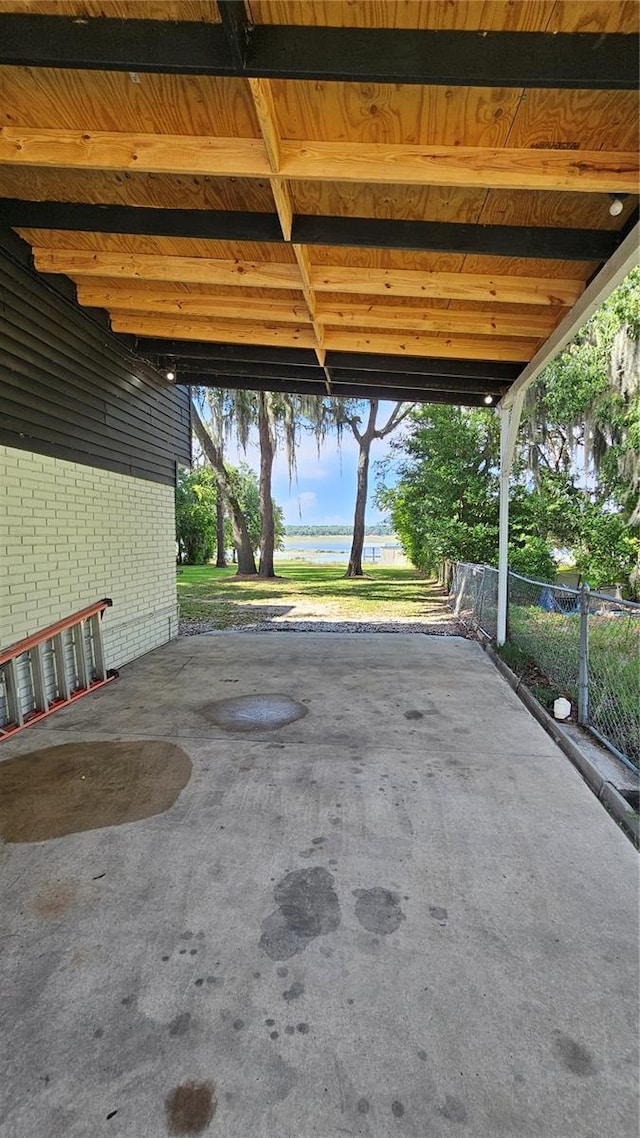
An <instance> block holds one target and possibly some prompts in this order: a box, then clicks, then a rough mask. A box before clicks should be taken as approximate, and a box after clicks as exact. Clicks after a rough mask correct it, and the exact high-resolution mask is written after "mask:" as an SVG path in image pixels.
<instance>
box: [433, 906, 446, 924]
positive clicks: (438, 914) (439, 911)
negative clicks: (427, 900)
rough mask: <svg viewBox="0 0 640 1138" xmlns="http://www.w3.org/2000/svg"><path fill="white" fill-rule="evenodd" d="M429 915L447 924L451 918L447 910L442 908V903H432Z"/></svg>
mask: <svg viewBox="0 0 640 1138" xmlns="http://www.w3.org/2000/svg"><path fill="white" fill-rule="evenodd" d="M429 916H430V917H433V919H434V921H440V924H445V923H446V921H447V920H448V918H449V914H448V912H447V910H446V909H443V908H441V907H440V905H430V906H429Z"/></svg>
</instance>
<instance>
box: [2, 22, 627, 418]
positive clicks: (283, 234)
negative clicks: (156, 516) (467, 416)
mask: <svg viewBox="0 0 640 1138" xmlns="http://www.w3.org/2000/svg"><path fill="white" fill-rule="evenodd" d="M638 17H639V8H638V6H637V4H636V3H635V0H621V2H619V3H615V4H613V3H609V2H608V0H521V2H518V3H513V2H512V0H456V3H455V4H451V3H449V0H317V2H313V0H246V3H242V2H237V0H228V2H227V3H220V5H218V4H217V3H215V2H214V0H0V226H4V227H5V228H11V229H13V230H15V231H16V232H17V233H18V234H19V235H20V237H22V238H23V239H24V240H25V241H27V242H28V243H29V244H30V246H31V248H32V251H33V257H34V263H35V267H36V268H37V269H38V270H39V271H41V272H43V273H46V274H62V275H63V276H66V277H68V278H70V279H71V281H72V282H73V283H74V285H75V286H76V289H77V299H78V302H79V304H81V305H84V306H86V307H87V308H89V309H95V308H101V309H105V310H106V311H107V312H108V314H109V317H110V321H111V327H112V329H113V331H114V332H115V333H116V334H120V335H122V336H123V337H127V338H128V343H129V344H130V345H133V346H134V348H135V350H136V351H137V352H138V353H139V354H140V355H143V356H144V357H145V358H147V359H150V360H151V361H152V362H154V363H156V365H157V366H159V367H162V368H163V369H166V368H168V367H171V369H172V370H174V371H175V372H176V374H177V380H178V382H182V383H198V384H200V383H210V384H215V385H219V386H225V387H232V386H240V387H248V388H253V389H256V390H260V389H262V388H266V389H268V390H282V391H299V392H308V393H317V394H321V395H323V394H326V393H327V392H330V393H333V394H335V395H362V396H363V397H364V396H378V397H381V398H392V399H418V400H429V401H435V402H448V403H466V404H470V405H476V404H481V403H482V402H483V401H486V400H487V399H488V397H489V396H490V397H491V398H492V399H493V400H495V401H497V400H498V399H499V398H501V397H505V396H508V393H509V391H510V390H511V388H512V385H513V384H517V383H518V380H519V377H521V376H522V375H527V374H529V373H530V371H531V361H532V360H540V359H542V358H543V357H544V349H545V345H547V344H552V343H556V342H559V341H558V330H559V329H562V328H563V327H565V325H566V326H567V327H568V326H569V324H570V323H571V321H570V319H569V321H568V322H567V318H568V314H570V313H571V312H572V310H576V311H577V308H576V306H578V305H579V304H580V301H581V298H582V297H583V294H584V293H585V289H586V288H587V286H588V285H589V282H593V281H594V279H597V275H598V274H599V273H600V274H604V277H606V270H607V266H608V265H610V264H612V263H613V261H614V259H615V258H616V256H617V255H618V254H619V251H620V249H621V248H622V247H626V246H628V244H629V242H630V241H631V242H633V241H634V240H635V239H636V234H637V215H638V197H637V195H638V190H639V186H638V153H637V151H638V105H637V88H638V38H637V37H638V30H639V19H638ZM612 195H620V197H621V200H622V203H623V208H622V212H621V213H620V214H619V215H617V216H612V215H611V214H610V212H609V207H610V205H611V201H612ZM603 279H604V278H603ZM8 303H9V307H10V300H9V302H8ZM9 318H10V314H9ZM554 337H555V339H554ZM527 368H529V372H527Z"/></svg>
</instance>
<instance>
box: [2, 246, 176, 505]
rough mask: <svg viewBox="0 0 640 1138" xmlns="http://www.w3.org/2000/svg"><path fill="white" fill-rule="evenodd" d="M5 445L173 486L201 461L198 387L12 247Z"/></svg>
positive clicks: (5, 309) (5, 297) (5, 256)
mask: <svg viewBox="0 0 640 1138" xmlns="http://www.w3.org/2000/svg"><path fill="white" fill-rule="evenodd" d="M16 248H17V246H16ZM66 291H68V290H66ZM0 443H3V444H4V445H6V446H10V447H17V448H18V449H20V450H29V451H34V452H36V453H38V454H44V455H49V456H51V457H53V458H61V459H67V460H69V461H71V462H77V463H82V464H84V465H88V466H92V467H96V468H98V469H101V470H110V471H114V472H116V473H119V474H128V475H132V476H133V477H135V478H146V479H149V480H150V481H152V482H163V483H167V484H172V483H173V482H174V481H175V471H176V463H181V464H189V463H190V461H191V431H190V416H189V395H188V392H187V391H186V390H184V389H182V388H179V387H173V386H171V385H169V384H167V383H165V382H163V380H162V378H161V377H160V376H159V375H158V374H157V372H155V371H154V370H153V369H152V368H151V367H149V365H148V364H146V363H144V362H143V361H142V360H140V359H138V358H137V357H136V356H135V355H133V354H131V353H130V352H128V351H127V350H126V348H125V347H124V346H123V345H122V344H121V343H120V342H119V341H118V340H117V338H116V337H115V336H113V335H112V334H111V333H110V332H109V331H108V329H106V328H105V327H104V326H102V325H101V324H100V322H99V321H98V320H96V319H95V318H94V317H93V316H92V315H89V314H88V313H86V312H83V310H82V309H81V308H79V307H78V306H77V305H75V304H74V303H73V302H72V301H70V300H69V299H68V298H67V297H66V296H65V295H64V292H63V291H60V290H58V289H56V288H51V287H50V286H49V285H48V283H46V282H45V281H43V280H41V279H40V278H39V277H38V275H37V274H36V273H35V272H34V271H33V270H31V269H29V268H28V267H27V266H26V265H24V264H22V263H21V258H18V257H16V256H13V255H12V254H11V253H8V252H6V251H5V250H4V249H3V248H2V247H0Z"/></svg>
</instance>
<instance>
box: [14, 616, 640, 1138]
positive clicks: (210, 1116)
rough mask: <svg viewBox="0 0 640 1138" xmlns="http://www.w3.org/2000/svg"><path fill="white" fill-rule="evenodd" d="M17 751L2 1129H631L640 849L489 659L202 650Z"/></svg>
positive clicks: (289, 641) (143, 673)
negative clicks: (250, 705)
mask: <svg viewBox="0 0 640 1138" xmlns="http://www.w3.org/2000/svg"><path fill="white" fill-rule="evenodd" d="M256 693H276V694H283V695H287V696H289V697H292V698H293V699H295V700H296V701H299V702H300V703H301V704H302V705H304V707H305V708H306V709H307V714H306V715H305V716H304V717H303V718H300V719H298V720H296V721H295V722H292V723H289V724H288V725H287V726H284V727H281V728H279V729H277V730H264V729H259V730H256V731H253V732H241V731H236V730H231V731H229V730H227V729H223V728H222V727H220V726H216V725H215V724H214V722H213V719H214V718H215V717H216V715H217V710H216V709H215V708H212V707H211V706H210V705H211V704H212V702H213V701H217V700H222V699H225V698H229V697H236V696H241V695H252V694H256ZM117 741H123V742H125V743H127V744H129V749H128V750H126V749H125V750H124V752H123V753H122V754H118V752H117V750H113V751H109V749H108V748H106V749H105V748H104V747H103V748H102V749H100V747H99V746H98V744H100V745H103V744H107V743H110V742H117ZM154 741H160V742H162V743H163V744H164V745H165V746H164V749H162V750H160V751H159V752H158V751H156V749H155V747H154ZM85 744H90V746H89V747H88V748H87V747H86V746H84V745H85ZM166 744H173V745H175V747H174V748H172V747H167V746H166ZM69 745H71V746H72V750H69V749H68V748H69ZM62 746H65V747H66V748H67V749H66V750H65V751H64V752H54V753H51V752H50V753H49V754H48V755H47V756H45V757H44V759H43V760H42V761H40V760H38V759H37V758H36V759H32V760H29V763H26V764H20V763H17V762H15V760H16V759H17V757H18V756H22V755H27V754H29V753H32V752H35V751H37V750H39V749H41V748H52V747H62ZM56 756H57V757H56ZM185 756H186V757H185ZM0 758H2V759H3V760H7V761H8V763H9V764H10V766H7V767H6V768H5V767H4V763H2V764H0V766H2V767H3V768H4V769H5V773H6V772H8V774H7V775H6V778H5V783H4V785H5V790H7V788H8V789H9V792H10V793H9V795H8V797H6V798H5V814H4V821H3V823H2V825H3V826H4V829H5V836H6V835H7V834H8V835H9V836H10V837H12V838H13V839H14V841H12V842H10V843H8V844H6V845H5V846H4V847H3V848H2V850H1V859H2V861H1V864H2V900H1V912H2V918H1V919H2V945H3V954H2V965H1V975H2V992H3V999H2V1004H1V1007H0V1017H1V1018H0V1037H1V1039H2V1048H3V1061H2V1071H1V1079H0V1085H1V1090H0V1095H1V1096H2V1109H1V1111H0V1134H1V1135H2V1136H3V1138H33V1136H38V1138H103V1136H104V1138H107V1136H109V1138H112V1136H118V1138H120V1136H121V1138H158V1136H161V1135H164V1134H171V1133H173V1134H195V1133H204V1134H207V1135H209V1134H210V1135H212V1136H216V1138H311V1136H318V1138H333V1136H334V1135H345V1134H346V1135H362V1136H366V1138H386V1136H387V1135H394V1136H395V1135H398V1136H399V1138H401V1136H412V1138H426V1136H429V1138H449V1136H453V1135H461V1136H463V1135H468V1136H470V1138H601V1136H602V1135H604V1134H606V1135H612V1136H615V1138H626V1136H630V1138H631V1136H634V1138H635V1135H636V1133H637V1126H638V1108H637V1093H636V1091H637V1086H636V1075H637V1055H636V1050H635V1049H636V1039H637V1026H638V1025H637V995H638V976H637V965H636V959H637V931H638V929H637V902H638V877H637V861H636V854H635V852H634V850H633V848H632V847H631V845H630V843H629V842H628V841H627V839H626V838H625V837H624V836H623V835H622V833H620V832H619V830H618V829H617V828H616V826H615V824H614V823H613V821H612V820H611V819H610V818H609V817H608V815H607V814H606V813H605V811H604V810H603V808H602V807H601V806H600V805H599V803H598V802H597V801H596V799H595V798H594V797H593V796H592V794H591V793H590V791H589V790H588V789H587V787H586V786H585V785H584V784H583V783H582V781H581V780H580V778H579V776H578V775H577V773H576V772H575V771H574V769H573V768H572V767H571V766H570V765H569V763H568V761H567V760H566V759H565V758H564V756H563V755H562V754H561V753H560V751H559V750H557V748H556V747H555V745H554V744H553V743H552V742H551V741H550V740H549V739H548V737H547V736H546V735H545V734H544V732H543V731H542V729H541V728H540V727H539V726H538V725H537V724H536V723H535V722H534V721H533V719H532V718H531V717H530V716H529V714H528V713H527V712H526V711H525V710H524V708H523V707H522V705H521V704H520V703H519V701H518V700H517V698H516V697H515V696H514V695H513V693H512V692H511V691H510V689H509V688H508V687H507V685H506V684H505V683H504V681H503V680H502V679H501V678H500V677H499V675H498V674H497V672H496V671H495V670H494V668H493V666H492V665H491V663H490V662H489V660H488V659H487V658H486V657H485V656H484V654H483V653H482V651H481V650H480V648H479V647H478V646H477V645H476V644H474V643H471V642H469V641H465V640H462V639H457V638H451V639H440V638H438V639H436V638H428V637H422V636H415V635H412V636H408V635H402V634H399V635H384V634H383V635H368V634H361V635H359V636H347V635H340V634H325V635H322V634H308V635H295V634H291V635H288V636H283V637H280V636H277V637H276V636H264V635H262V636H260V635H252V634H246V633H245V634H242V635H238V634H233V633H225V634H219V635H213V636H205V637H200V638H190V639H188V640H182V641H178V642H176V643H173V644H171V645H169V646H167V647H166V648H163V649H160V650H158V651H156V652H154V653H152V654H150V655H149V656H147V657H146V658H144V659H143V660H140V661H138V662H137V663H136V664H133V665H130V666H129V667H127V668H125V669H123V671H122V673H121V678H120V680H119V681H118V682H117V683H114V684H112V685H110V686H109V687H107V688H105V689H102V691H100V692H99V693H97V694H96V695H94V696H91V697H88V698H87V699H85V700H83V701H81V702H80V703H79V704H77V705H76V706H75V707H73V708H71V709H69V710H68V711H64V712H61V713H59V714H57V715H55V716H54V717H52V718H51V719H49V720H48V721H46V722H45V723H44V724H42V725H41V726H39V727H37V728H33V729H30V730H28V731H25V732H23V733H22V735H20V736H19V737H16V739H15V740H13V741H12V742H8V743H5V744H3V746H2V749H1V752H0ZM189 760H190V762H191V764H192V768H190V766H189ZM51 764H54V765H53V766H51ZM55 764H57V766H56V765H55ZM54 769H55V772H56V778H55V779H54V778H52V777H50V776H51V772H52V771H53V770H54ZM105 770H108V771H109V775H108V777H107V776H106V775H105ZM47 771H49V772H50V774H49V785H48V786H47V777H48V775H47ZM58 772H59V776H58ZM9 775H11V778H9ZM58 777H59V779H60V782H59V783H58V782H56V779H58ZM1 785H3V784H2V771H0V786H1ZM59 785H62V786H63V787H64V793H63V794H62V795H60V794H59V793H58V791H57V789H56V788H57V786H59ZM42 788H44V789H42ZM56 794H57V795H58V797H57V798H56ZM47 796H48V797H47ZM45 799H46V808H45V807H44V806H43V803H44V802H45ZM171 801H173V805H170V804H169V803H170V802H171ZM7 803H8V805H7ZM150 809H157V810H160V811H161V812H159V813H155V814H153V815H152V816H147V817H144V816H141V815H144V814H148V813H149V811H150ZM105 810H106V811H107V816H105ZM134 817H137V818H138V820H137V821H135V820H131V819H132V818H134ZM124 818H128V819H130V820H128V821H121V820H122V819H124ZM119 820H120V821H121V824H118V825H115V824H110V825H104V823H105V821H107V822H112V823H113V822H118V821H119ZM91 824H99V825H100V826H101V828H98V829H86V830H82V831H80V832H78V827H79V826H80V825H91ZM12 827H13V829H12ZM47 828H48V832H50V833H53V832H56V833H62V834H64V835H65V836H58V837H50V838H49V839H48V840H40V841H22V840H20V839H21V838H24V837H33V836H34V835H37V836H40V837H42V836H43V835H44V834H45V833H46V832H47ZM74 830H75V831H76V832H67V831H74ZM15 839H17V840H15Z"/></svg>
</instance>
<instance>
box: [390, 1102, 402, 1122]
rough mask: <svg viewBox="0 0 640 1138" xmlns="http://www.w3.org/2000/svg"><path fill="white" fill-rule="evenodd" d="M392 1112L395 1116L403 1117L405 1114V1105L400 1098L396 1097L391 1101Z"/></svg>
mask: <svg viewBox="0 0 640 1138" xmlns="http://www.w3.org/2000/svg"><path fill="white" fill-rule="evenodd" d="M391 1113H392V1115H393V1117H394V1118H402V1116H403V1114H404V1107H403V1105H402V1103H401V1102H400V1100H399V1099H397V1098H396V1099H394V1100H393V1102H392V1103H391Z"/></svg>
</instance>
